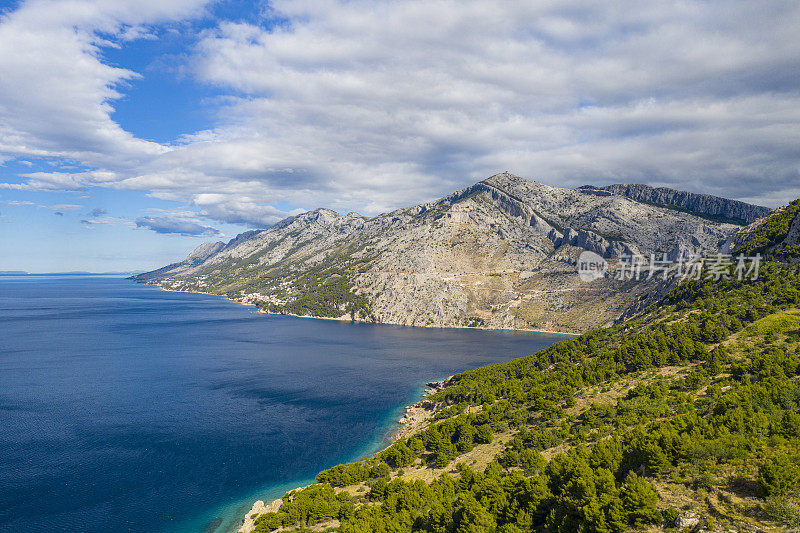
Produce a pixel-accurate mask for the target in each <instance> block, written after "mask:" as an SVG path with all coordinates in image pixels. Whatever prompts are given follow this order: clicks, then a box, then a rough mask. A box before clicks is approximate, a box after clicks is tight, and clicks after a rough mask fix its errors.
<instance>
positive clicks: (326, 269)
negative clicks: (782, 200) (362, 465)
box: [137, 173, 739, 332]
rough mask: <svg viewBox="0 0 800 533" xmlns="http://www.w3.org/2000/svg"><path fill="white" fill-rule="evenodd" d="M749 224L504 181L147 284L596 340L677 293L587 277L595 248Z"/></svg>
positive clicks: (318, 219)
mask: <svg viewBox="0 0 800 533" xmlns="http://www.w3.org/2000/svg"><path fill="white" fill-rule="evenodd" d="M709 198H712V197H709ZM718 200H719V201H720V202H723V203H724V202H727V201H726V200H723V199H718ZM706 207H708V206H706ZM738 229H739V226H737V225H734V224H729V223H725V222H719V221H714V220H708V219H707V218H704V217H702V216H698V215H696V214H693V213H690V212H685V211H681V210H675V209H671V208H665V207H661V206H657V205H652V204H650V203H643V202H639V201H636V200H633V199H631V198H628V197H626V196H623V195H619V194H612V193H608V192H605V193H602V194H597V193H596V191H587V190H584V189H577V190H571V189H564V188H558V187H551V186H547V185H544V184H541V183H537V182H534V181H529V180H525V179H522V178H519V177H517V176H513V175H511V174H508V173H503V174H498V175H495V176H492V177H491V178H489V179H487V180H484V181H481V182H479V183H476V184H475V185H473V186H471V187H468V188H466V189H463V190H461V191H457V192H455V193H453V194H450V195H448V196H446V197H444V198H441V199H439V200H437V201H434V202H430V203H427V204H422V205H418V206H415V207H410V208H405V209H399V210H396V211H393V212H391V213H386V214H382V215H379V216H376V217H372V218H369V217H364V216H361V215H358V214H355V213H349V214H346V215H340V214H338V213H335V212H333V211H330V210H326V209H318V210H315V211H311V212H308V213H304V214H302V215H298V216H295V217H291V218H288V219H286V220H284V221H282V222H280V223H278V224H276V225H275V226H273V227H271V228H269V229H266V230H262V231H258V232H249V233H248V234H243V235H240V236H239V237H237V238H236V239H234V240H233V241H231V242H230V243H228V244H227V245H224V246H218V245H215V246H214V250H215V251H214V253H212V254H210V255H206V253H205V252H207V251H208V249H207V248H204V249H203V250H202V251H201V252H202V253H197V254H193V256H194V258H192V256H190V258H189V259H187V260H185V261H183V262H180V263H176V264H174V265H170V266H168V267H165V268H164V269H159V270H157V271H154V272H151V273H147V274H144V275H141V276H139V277H137V279H138V280H140V281H145V282H150V283H159V284H160V285H161V286H163V287H164V288H167V289H170V290H185V291H202V292H210V293H216V294H224V295H226V296H227V297H229V298H232V299H235V300H237V301H242V302H248V303H254V304H256V305H258V306H259V307H261V308H262V309H264V310H266V311H269V312H275V313H291V314H297V315H309V316H328V317H350V318H353V319H356V320H372V321H377V322H383V323H391V324H404V325H422V326H444V327H453V326H455V327H458V326H483V327H490V328H514V329H544V330H558V331H565V332H582V331H587V330H589V329H592V328H595V327H600V326H604V325H609V324H611V323H613V322H614V321H615V320H616V319H617V318H619V317H620V316H622V315H623V314H624V313H630V309H631V308H634V309H636V308H639V307H641V306H642V305H644V304H646V303H647V302H650V301H652V300H653V298H656V297H658V296H659V295H660V294H663V293H664V292H665V291H666V290H668V288H669V286H670V284H669V283H668V282H659V281H656V280H649V281H642V282H630V281H625V280H615V279H613V278H612V277H609V276H607V277H604V278H601V279H598V280H595V281H593V282H591V283H585V282H582V281H581V280H580V279H579V277H578V275H577V269H576V266H575V265H576V261H577V258H578V255H579V254H580V253H581V252H582V251H584V250H590V251H593V252H596V253H598V254H599V255H601V256H603V257H605V258H607V259H608V260H609V262H610V263H612V264H613V263H615V262H618V261H619V259H620V258H621V257H623V256H626V255H629V254H643V255H645V256H647V255H649V254H650V253H658V254H661V253H667V254H669V255H670V257H673V258H674V257H675V256H677V255H678V254H679V253H681V252H683V253H692V252H698V251H701V250H706V251H716V250H717V249H719V247H720V246H721V245H722V244H723V243H724V242H725V241H726V239H728V238H729V237H730V236H731V235H733V234H734V233H735V232H736V231H737V230H738ZM198 259H200V260H198Z"/></svg>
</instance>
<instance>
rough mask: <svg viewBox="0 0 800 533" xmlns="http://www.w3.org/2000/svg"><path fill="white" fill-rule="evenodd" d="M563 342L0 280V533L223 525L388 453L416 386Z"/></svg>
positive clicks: (139, 291)
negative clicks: (335, 470)
mask: <svg viewBox="0 0 800 533" xmlns="http://www.w3.org/2000/svg"><path fill="white" fill-rule="evenodd" d="M563 338H565V337H564V336H561V335H555V334H544V333H534V332H516V331H480V330H463V329H430V328H409V327H399V326H390V325H376V324H353V323H348V322H340V321H329V320H314V319H301V318H293V317H284V316H271V315H265V314H261V313H256V312H255V310H254V309H253V308H251V307H246V306H242V305H239V304H236V303H234V302H230V301H228V300H225V299H223V298H220V297H216V296H208V295H202V294H190V293H171V292H166V291H162V290H160V289H159V288H157V287H154V286H148V285H139V284H135V283H133V282H131V281H129V280H125V279H122V278H119V277H113V276H0V532H3V533H6V532H12V531H13V532H17V531H48V532H52V531H72V532H101V531H131V532H149V533H152V532H163V533H184V532H185V533H196V532H201V531H207V532H212V531H213V532H215V533H224V532H228V531H231V530H235V529H236V528H237V526H238V524H239V521H240V520H241V518H242V516H243V514H244V512H246V511H247V510H248V509H249V508H250V505H251V504H252V502H253V500H255V499H257V498H271V497H279V496H280V495H281V494H282V493H283V492H284V491H285V490H287V489H290V488H292V487H295V486H298V485H303V484H306V483H309V482H311V481H313V477H314V475H315V474H316V473H317V472H318V471H319V470H321V469H324V468H327V467H329V466H331V465H334V464H337V463H340V462H343V461H348V460H353V459H356V458H358V457H362V456H367V455H370V454H372V453H375V452H376V451H378V450H379V449H380V448H382V447H383V446H385V445H386V444H387V442H388V440H387V439H388V437H389V435H390V433H391V431H392V430H393V429H394V428H396V420H397V419H398V418H399V417H400V416H401V415H402V410H403V406H404V405H407V404H410V403H413V402H414V401H416V400H417V399H418V398H419V396H420V395H421V393H422V390H423V388H424V384H425V382H427V381H431V380H437V379H442V378H444V377H446V376H449V375H452V374H454V373H457V372H460V371H463V370H467V369H470V368H475V367H478V366H482V365H485V364H490V363H497V362H501V361H507V360H509V359H512V358H514V357H518V356H522V355H527V354H530V353H533V352H535V351H537V350H539V349H542V348H545V347H547V346H549V345H550V344H552V343H553V342H555V341H557V340H561V339H563Z"/></svg>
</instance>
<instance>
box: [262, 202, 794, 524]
mask: <svg viewBox="0 0 800 533" xmlns="http://www.w3.org/2000/svg"><path fill="white" fill-rule="evenodd" d="M798 210H800V201H798V202H794V203H793V204H791V205H790V206H789V208H787V209H786V210H784V211H782V212H780V213H779V216H777V217H776V220H768V221H767V223H765V224H763V225H762V226H761V228H760V230H759V231H758V232H756V233H755V234H754V235H752V236H751V237H750V239H749V240H748V242H746V243H744V245H742V247H740V251H742V253H746V254H753V253H766V252H767V251H768V250H770V249H771V247H774V246H775V245H776V244H779V243H780V242H781V240H782V239H783V238H784V237H785V236H786V232H787V231H788V227H789V225H790V224H791V222H792V220H794V218H795V217H796V216H798V214H797V212H798ZM786 213H790V215H786ZM786 249H787V248H784V250H786ZM786 257H787V256H786V253H783V254H782V255H773V256H771V257H770V259H771V260H770V261H768V262H766V263H765V264H763V265H762V268H761V271H760V275H759V277H758V279H756V280H743V281H739V280H737V279H736V277H735V276H731V279H730V280H725V279H720V280H718V281H714V280H709V279H699V280H689V281H686V282H684V283H682V284H681V285H679V286H677V287H676V288H675V289H673V290H672V291H670V292H669V293H668V294H667V295H666V296H665V297H664V298H662V299H661V300H659V301H658V302H657V303H655V304H653V305H651V306H650V307H649V308H648V309H646V310H645V311H644V312H643V313H641V314H640V315H639V316H637V317H635V318H634V319H632V320H630V321H628V322H625V323H622V324H619V325H616V326H613V327H610V328H605V329H599V330H595V331H592V332H590V333H586V334H584V335H581V336H580V337H576V338H573V339H569V340H564V341H561V342H558V343H556V344H554V345H552V346H551V347H550V348H548V349H545V350H542V351H540V352H537V353H535V354H533V355H530V356H527V357H523V358H520V359H516V360H513V361H510V362H508V363H503V364H496V365H490V366H486V367H482V368H479V369H476V370H472V371H469V372H464V373H462V374H458V375H456V376H454V377H452V378H451V379H450V380H449V381H448V382H447V383H446V388H445V389H444V390H442V391H440V392H438V393H436V394H434V395H433V396H431V397H430V398H429V400H430V401H431V402H433V403H434V404H435V405H436V408H435V411H434V413H433V416H432V417H431V419H430V421H429V422H428V424H427V425H426V426H425V427H423V428H421V429H420V430H419V431H417V432H416V433H414V434H412V435H411V436H409V437H407V438H404V439H402V440H398V441H397V442H395V443H394V444H393V445H392V446H390V447H389V448H387V449H386V450H384V451H382V452H381V453H379V454H378V455H377V456H375V457H373V458H369V459H363V460H361V461H358V462H354V463H348V464H343V465H337V466H334V467H332V468H330V469H327V470H325V471H323V472H320V473H319V474H318V476H317V480H318V482H319V483H318V484H316V485H312V486H311V487H308V488H306V489H304V490H301V491H294V492H291V493H289V494H287V495H286V496H284V499H283V504H282V506H281V507H280V509H279V510H278V511H277V512H273V513H265V514H262V515H260V516H258V517H257V518H256V524H257V526H256V531H273V530H276V529H279V528H280V529H282V530H294V531H306V530H314V531H325V530H331V531H341V532H352V533H356V532H364V533H366V532H410V531H424V532H432V533H468V532H475V533H478V532H499V533H512V532H521V531H537V532H559V533H562V532H563V533H566V532H617V531H628V530H642V529H648V528H651V529H652V528H656V529H658V528H663V529H666V530H675V531H678V530H681V529H686V530H688V529H692V528H694V529H701V528H702V529H706V530H718V531H729V530H732V531H756V530H759V529H766V530H769V529H770V528H774V530H775V531H791V530H796V529H797V528H798V527H800V494H799V492H798V481H800V466H799V465H800V379H798V376H800V309H798V308H800V266H799V265H797V264H790V263H788V262H781V261H780V260H781V259H786Z"/></svg>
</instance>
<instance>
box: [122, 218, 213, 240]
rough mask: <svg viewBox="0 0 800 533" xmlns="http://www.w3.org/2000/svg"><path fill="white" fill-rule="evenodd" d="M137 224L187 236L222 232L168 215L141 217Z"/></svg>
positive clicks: (211, 235)
mask: <svg viewBox="0 0 800 533" xmlns="http://www.w3.org/2000/svg"><path fill="white" fill-rule="evenodd" d="M136 226H137V227H139V228H147V229H149V230H153V231H155V232H156V233H166V234H175V235H183V236H185V237H213V236H215V235H219V234H220V232H219V230H217V229H215V228H212V227H210V226H203V225H201V224H198V223H197V222H193V221H191V220H185V219H179V218H172V217H168V216H161V217H154V216H145V217H139V218H137V219H136Z"/></svg>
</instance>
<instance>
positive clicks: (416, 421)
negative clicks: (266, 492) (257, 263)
mask: <svg viewBox="0 0 800 533" xmlns="http://www.w3.org/2000/svg"><path fill="white" fill-rule="evenodd" d="M311 318H316V317H311ZM452 377H453V376H448V377H447V378H445V379H443V380H440V381H429V382H427V383H426V384H425V389H424V391H423V393H422V397H421V398H420V399H419V400H418V401H417V402H416V403H414V404H411V405H406V406H405V408H404V413H405V414H404V415H403V416H402V417H401V418H400V419H399V420H397V422H396V423H397V424H398V425H399V427H397V428H395V429H394V430H392V431H391V432H390V433H389V439H388V440H389V442H388V443H387V444H386V446H384V447H383V448H381V449H380V450H378V451H377V452H375V454H373V456H374V455H377V454H378V453H380V452H382V451H383V450H385V449H387V448H389V447H390V446H391V445H392V444H394V443H395V442H397V441H398V440H400V439H404V438H407V437H409V436H410V435H412V434H413V433H416V432H417V431H418V430H419V429H421V428H422V427H423V426H424V425H425V424H426V423H427V422H428V421H429V420H430V418H431V417H432V416H433V414H434V412H435V407H436V405H435V404H434V403H433V402H431V401H430V400H428V398H429V397H430V396H432V395H433V394H436V393H437V392H440V391H442V390H444V389H445V388H446V387H445V383H447V381H449V380H450V379H451V378H452ZM310 486H311V485H305V486H302V487H296V488H294V489H291V490H289V491H287V492H286V494H288V493H290V492H293V491H297V490H302V489H305V488H307V487H310ZM282 504H283V497H281V498H278V499H276V500H273V501H271V502H269V503H266V502H264V501H263V500H257V501H255V502H254V503H253V506H252V507H251V508H250V510H249V511H247V513H246V514H245V515H244V519H243V523H242V526H241V527H240V528H239V529H238V530H237V533H252V531H253V530H254V529H255V518H256V517H257V516H258V515H261V514H263V513H271V512H277V511H278V510H279V509H280V507H281V505H282Z"/></svg>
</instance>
